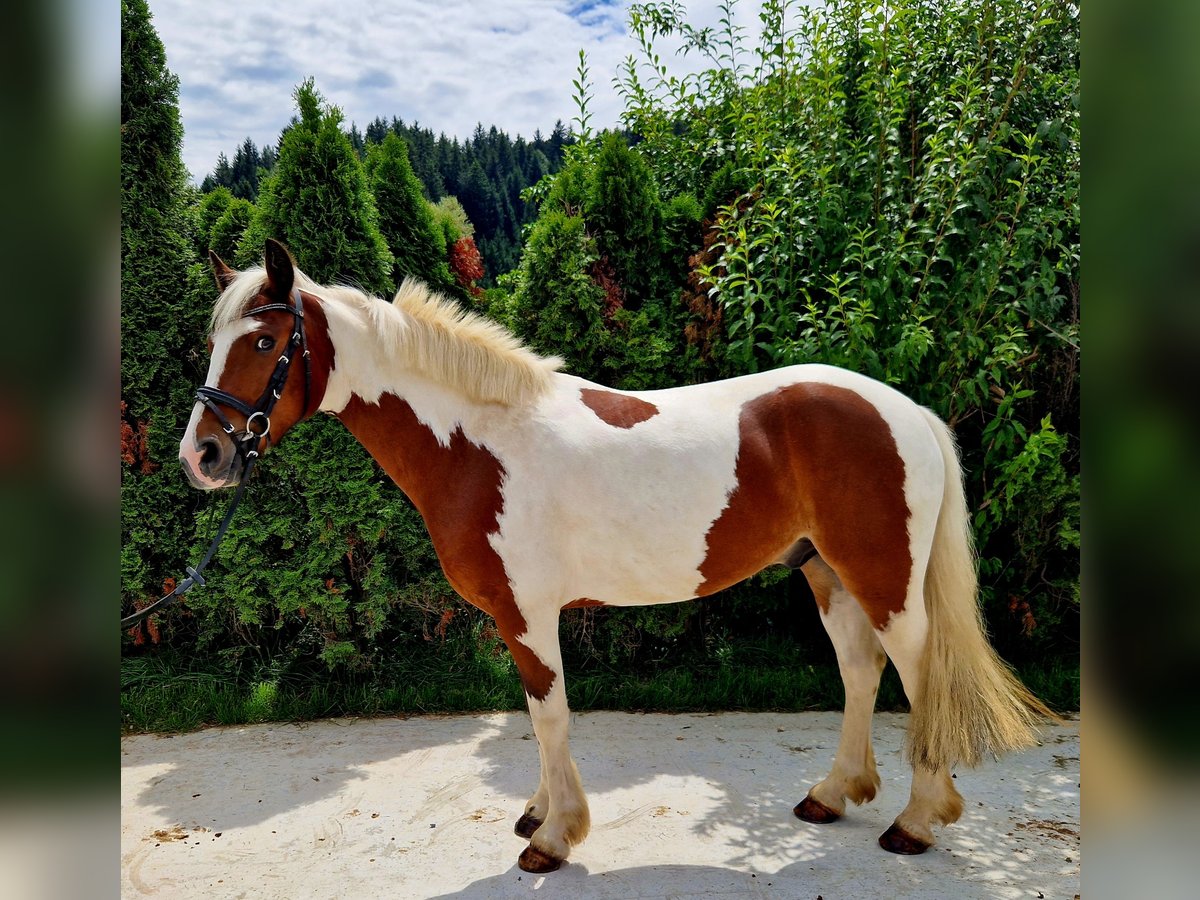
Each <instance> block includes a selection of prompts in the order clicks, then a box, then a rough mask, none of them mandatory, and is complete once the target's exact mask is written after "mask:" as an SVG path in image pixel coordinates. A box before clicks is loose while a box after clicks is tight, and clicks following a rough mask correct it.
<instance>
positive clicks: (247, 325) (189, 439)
mask: <svg viewBox="0 0 1200 900" xmlns="http://www.w3.org/2000/svg"><path fill="white" fill-rule="evenodd" d="M260 324H261V323H259V322H256V321H255V320H253V319H244V320H238V321H236V322H234V323H233V324H232V325H228V326H226V327H225V328H223V329H221V332H220V333H219V334H216V335H213V349H212V356H211V357H210V358H209V362H208V377H207V378H206V379H205V381H204V383H205V384H206V385H208V386H209V387H217V386H218V385H220V383H221V376H222V375H223V374H224V373H225V364H226V363H227V362H228V361H229V352H230V350H232V349H233V344H234V341H236V340H237V339H238V338H240V337H241V336H242V335H245V334H249V333H250V332H252V331H253V330H254V329H255V328H257V327H258V326H259V325H260ZM204 409H205V407H204V404H202V403H201V402H200V401H199V400H197V401H196V402H195V403H194V404H193V405H192V415H191V418H189V419H188V423H187V428H185V429H184V430H183V437H182V438H180V440H179V458H180V459H181V460H183V461H184V462H186V463H187V465H188V468H190V469H191V470H192V475H193V476H195V479H196V481H198V482H199V483H200V484H201V485H202V486H204V487H208V488H219V487H223V486H224V484H225V482H224V481H214V480H213V479H211V478H209V477H208V476H207V475H205V474H204V473H203V472H202V471H201V469H200V458H201V456H203V452H202V451H201V449H200V448H199V447H198V446H197V441H196V429H197V428H199V427H200V417H201V416H203V415H204Z"/></svg>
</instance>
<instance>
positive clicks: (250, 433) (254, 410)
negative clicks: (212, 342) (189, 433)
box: [121, 288, 312, 631]
mask: <svg viewBox="0 0 1200 900" xmlns="http://www.w3.org/2000/svg"><path fill="white" fill-rule="evenodd" d="M272 310H281V311H283V312H290V313H291V314H292V316H293V317H294V318H295V325H294V328H293V330H292V337H291V340H289V341H288V345H287V347H286V348H285V350H284V352H283V353H282V354H281V355H280V357H279V360H278V362H276V363H275V370H274V371H273V372H272V373H271V377H270V379H268V381H267V386H266V388H265V389H264V390H263V393H262V396H261V397H259V398H258V403H256V404H255V405H254V406H251V405H250V404H248V403H246V402H245V401H243V400H241V399H239V398H237V397H235V396H233V394H230V393H228V392H226V391H223V390H221V389H220V388H215V387H209V386H208V385H206V384H205V385H201V386H200V387H198V388H197V389H196V402H197V403H203V404H204V406H205V407H206V408H207V409H208V410H209V412H211V413H212V414H213V415H214V416H216V417H217V421H218V422H220V423H221V428H222V429H224V431H225V433H226V434H227V435H229V436H230V437H231V438H233V440H234V449H235V450H236V451H237V455H238V456H240V457H241V458H242V477H241V479H239V481H238V487H237V493H235V494H234V496H233V500H232V501H231V502H230V504H229V508H228V509H227V510H226V511H225V517H224V518H223V519H222V520H221V524H220V526H219V527H218V528H217V533H216V535H215V536H214V537H213V539H212V543H210V544H209V545H208V550H207V551H206V552H205V554H204V558H203V559H201V560H200V564H199V565H197V566H187V567H186V569H185V571H186V572H187V577H186V578H184V579H183V581H181V582H179V584H177V585H176V586H175V589H174V590H172V591H171V592H170V593H169V594H167V595H165V596H163V597H160V598H159V599H158V600H155V601H154V602H153V603H151V604H150V605H149V606H147V607H146V608H145V609H141V610H138V611H137V612H135V613H133V614H132V615H129V616H126V617H125V618H123V619H122V620H121V630H122V631H124V630H125V629H127V628H134V627H136V626H138V625H140V624H141V623H142V622H144V621H146V619H148V618H150V616H152V615H154V613H156V612H158V611H159V610H162V609H165V608H166V607H168V606H170V605H172V604H174V603H177V602H178V601H179V599H180V598H181V597H182V596H183V595H184V594H186V593H187V592H188V591H189V590H191V589H192V588H193V587H194V586H195V585H197V584H198V585H200V586H201V587H203V586H204V584H205V581H204V576H203V575H202V574H201V573H202V572H203V571H204V569H205V567H206V566H207V565H208V564H209V562H210V561H211V560H212V558H213V555H214V554H215V553H216V552H217V547H219V546H220V545H221V541H222V539H223V538H224V537H225V532H226V530H227V529H228V528H229V523H230V522H232V521H233V515H234V513H235V512H237V508H238V504H239V503H241V501H242V496H243V495H244V494H245V492H246V485H247V484H249V483H250V473H251V472H252V471H253V470H254V464H255V463H256V462H257V461H258V448H259V445H260V443H261V442H262V441H264V440H265V441H266V442H267V443H268V444H269V443H270V440H271V439H270V437H269V435H270V433H271V410H273V409H274V408H275V404H276V403H277V402H279V398H280V397H281V396H283V388H284V386H285V385H286V384H287V379H288V373H289V371H291V367H292V360H293V359H294V358H295V354H296V351H297V350H299V351H300V356H301V358H302V359H303V360H304V405H303V406H302V407H301V414H302V415H303V413H306V412H308V402H309V391H310V389H311V384H312V361H311V360H310V358H309V353H308V336H307V335H306V334H305V333H304V301H303V300H302V299H301V297H300V290H299V289H298V288H293V289H292V303H290V304H289V303H268V304H266V305H264V306H256V307H255V308H254V309H251V310H248V311H246V312H245V313H243V314H242V318H243V319H245V318H249V317H250V316H256V315H258V314H259V313H265V312H271V311H272ZM222 406H228V407H231V408H232V409H235V410H237V411H238V412H240V413H242V414H243V415H244V416H245V417H246V426H245V429H244V430H243V431H242V433H241V434H238V432H237V429H235V428H234V427H233V423H232V422H230V421H229V419H228V418H227V417H226V416H225V414H224V413H223V412H222V411H221V407H222Z"/></svg>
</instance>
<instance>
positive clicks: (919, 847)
mask: <svg viewBox="0 0 1200 900" xmlns="http://www.w3.org/2000/svg"><path fill="white" fill-rule="evenodd" d="M928 622H929V620H928V617H927V615H926V612H925V599H924V595H923V591H922V589H921V588H920V587H919V586H918V585H913V586H912V587H911V588H910V590H909V598H908V602H907V603H906V604H905V610H904V611H903V612H902V613H901V614H899V615H897V616H895V617H893V619H892V621H891V622H890V623H889V625H888V627H887V628H886V629H884V630H883V631H880V632H879V637H880V640H881V641H882V643H883V646H884V649H885V650H886V651H887V655H888V656H889V657H890V658H891V660H892V663H893V665H895V667H896V671H897V672H899V673H900V681H901V682H902V683H903V685H904V693H905V694H906V695H907V696H908V702H909V706H911V707H912V708H914V709H915V708H916V706H917V704H918V703H920V702H921V698H920V694H919V691H920V685H921V679H920V676H921V663H922V659H923V657H924V655H925V645H926V641H927V634H928V631H929V624H928ZM962 810H963V799H962V795H960V794H959V793H958V790H957V789H956V788H955V787H954V782H953V781H952V780H951V779H950V770H949V769H948V768H947V767H946V766H939V767H938V768H936V769H928V768H925V767H924V766H920V765H914V766H913V779H912V793H911V794H910V796H909V801H908V805H907V806H906V807H904V810H903V811H902V812H901V813H900V815H898V816H897V817H896V821H895V822H893V823H892V825H891V827H890V828H888V830H887V831H885V832H884V833H883V834H882V835H880V838H879V844H880V846H882V847H883V848H884V849H885V850H890V851H892V852H893V853H905V854H912V853H924V852H925V851H926V850H928V849H929V848H930V847H931V846H932V845H933V842H934V836H933V828H932V827H931V826H933V825H950V824H952V823H954V822H957V821H958V818H959V816H961V815H962Z"/></svg>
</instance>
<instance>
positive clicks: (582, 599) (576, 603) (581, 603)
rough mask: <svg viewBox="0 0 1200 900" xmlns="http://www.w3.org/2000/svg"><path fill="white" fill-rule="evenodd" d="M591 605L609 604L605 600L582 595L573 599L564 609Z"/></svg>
mask: <svg viewBox="0 0 1200 900" xmlns="http://www.w3.org/2000/svg"><path fill="white" fill-rule="evenodd" d="M590 606H608V604H607V603H605V602H604V601H603V600H592V599H589V598H588V597H580V598H579V599H578V600H572V601H571V602H570V603H568V604H567V605H566V606H564V607H563V609H586V608H588V607H590Z"/></svg>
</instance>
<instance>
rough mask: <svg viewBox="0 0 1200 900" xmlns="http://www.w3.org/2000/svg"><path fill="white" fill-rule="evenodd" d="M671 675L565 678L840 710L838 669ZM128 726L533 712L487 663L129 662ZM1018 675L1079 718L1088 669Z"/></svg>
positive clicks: (604, 690) (736, 706)
mask: <svg viewBox="0 0 1200 900" xmlns="http://www.w3.org/2000/svg"><path fill="white" fill-rule="evenodd" d="M770 662H771V663H772V664H770V665H768V664H753V663H747V664H740V665H737V666H714V665H709V666H699V667H684V666H669V667H668V666H664V667H662V668H659V669H657V670H656V671H651V672H646V673H639V674H628V673H623V672H617V671H586V670H585V671H581V672H571V671H568V673H567V697H568V700H569V702H570V704H571V708H572V709H575V710H578V711H585V710H596V709H620V710H644V711H656V712H697V711H705V712H708V711H717V710H748V711H752V710H763V711H766V710H775V711H781V712H797V711H801V710H816V709H840V708H841V706H842V702H843V692H842V683H841V677H840V676H839V674H838V671H837V667H836V666H835V665H832V664H823V665H811V666H809V665H788V666H781V665H779V664H778V663H779V661H778V660H775V659H772V660H770ZM121 674H122V690H121V722H122V728H123V730H124V731H126V732H132V733H138V732H155V733H174V732H182V731H191V730H194V729H196V728H200V727H203V726H206V725H243V724H247V723H253V722H287V721H304V720H309V719H319V718H325V717H329V716H365V717H369V716H379V715H395V714H403V713H451V712H483V711H487V712H493V711H504V710H523V709H525V695H524V692H523V691H522V689H521V684H520V681H519V680H518V679H517V678H516V676H515V675H513V674H511V673H510V672H508V671H507V669H505V668H503V667H497V666H495V665H493V664H490V663H489V662H488V661H486V660H485V661H476V660H463V659H454V658H447V657H436V656H432V657H431V658H429V659H425V658H422V659H419V660H409V661H408V663H407V664H404V665H401V664H397V665H395V666H393V667H392V668H391V670H390V671H389V673H388V676H387V677H386V678H384V677H379V676H377V677H375V678H372V679H362V678H354V677H352V676H347V675H338V674H331V673H325V672H307V673H304V674H296V673H292V674H275V675H272V676H271V677H264V676H262V675H259V676H257V677H246V678H243V679H236V678H231V677H230V676H229V675H228V674H226V673H222V672H219V671H218V670H216V669H215V668H208V669H206V668H204V667H203V666H202V665H200V664H194V663H190V664H185V663H182V662H180V661H179V660H177V659H176V660H171V659H169V658H165V657H164V658H158V659H156V658H151V657H142V658H136V659H130V660H125V661H123V664H122V673H121ZM1020 674H1021V677H1022V678H1023V679H1024V680H1025V683H1026V684H1028V685H1029V687H1030V688H1031V689H1032V690H1033V691H1034V693H1036V694H1037V695H1038V696H1039V697H1041V698H1042V699H1044V700H1045V701H1046V702H1047V703H1049V704H1050V705H1051V706H1052V707H1053V708H1055V709H1058V710H1062V711H1068V710H1074V709H1078V708H1079V667H1078V665H1074V666H1072V665H1069V664H1066V663H1062V662H1054V663H1052V664H1050V665H1048V666H1044V667H1036V666H1027V667H1024V668H1022V669H1021V672H1020ZM876 708H877V709H879V710H904V709H907V708H908V707H907V702H906V701H905V699H904V694H903V691H902V690H901V687H900V680H899V678H898V677H897V676H896V673H895V671H894V670H893V669H892V668H891V667H890V666H889V667H888V669H887V670H886V671H885V672H884V677H883V682H882V684H881V685H880V690H879V697H878V700H877V701H876Z"/></svg>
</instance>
